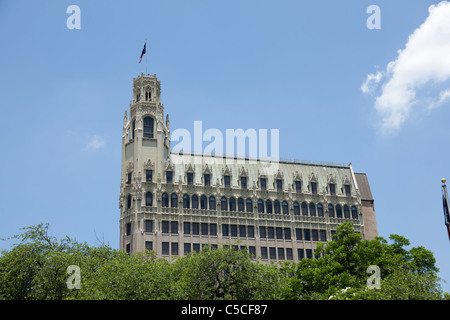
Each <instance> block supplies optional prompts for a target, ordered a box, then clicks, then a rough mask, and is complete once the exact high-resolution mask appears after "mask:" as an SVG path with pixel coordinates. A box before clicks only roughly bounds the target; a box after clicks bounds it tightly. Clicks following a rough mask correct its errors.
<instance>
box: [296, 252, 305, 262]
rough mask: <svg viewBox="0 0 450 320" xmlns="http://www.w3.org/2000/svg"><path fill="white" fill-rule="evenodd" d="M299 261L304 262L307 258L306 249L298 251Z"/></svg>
mask: <svg viewBox="0 0 450 320" xmlns="http://www.w3.org/2000/svg"><path fill="white" fill-rule="evenodd" d="M297 253H298V260H299V261H300V260H302V259H304V258H305V249H297Z"/></svg>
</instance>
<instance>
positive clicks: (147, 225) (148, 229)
mask: <svg viewBox="0 0 450 320" xmlns="http://www.w3.org/2000/svg"><path fill="white" fill-rule="evenodd" d="M145 232H149V233H152V232H153V220H145Z"/></svg>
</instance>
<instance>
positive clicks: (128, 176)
mask: <svg viewBox="0 0 450 320" xmlns="http://www.w3.org/2000/svg"><path fill="white" fill-rule="evenodd" d="M132 175H133V173H132V172H129V173H128V174H127V184H131V177H132Z"/></svg>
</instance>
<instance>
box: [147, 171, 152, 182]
mask: <svg viewBox="0 0 450 320" xmlns="http://www.w3.org/2000/svg"><path fill="white" fill-rule="evenodd" d="M152 180H153V170H145V181H147V182H152Z"/></svg>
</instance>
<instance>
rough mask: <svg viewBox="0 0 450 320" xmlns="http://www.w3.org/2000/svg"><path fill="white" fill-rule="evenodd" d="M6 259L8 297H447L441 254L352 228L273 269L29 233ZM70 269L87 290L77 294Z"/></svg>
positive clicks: (1, 292)
mask: <svg viewBox="0 0 450 320" xmlns="http://www.w3.org/2000/svg"><path fill="white" fill-rule="evenodd" d="M24 230H25V231H24V232H23V233H22V234H20V235H17V236H14V237H13V238H15V239H18V240H19V243H18V244H15V245H14V246H13V247H12V249H11V250H9V251H7V250H3V251H2V253H1V255H0V299H39V300H40V299H52V300H60V299H114V300H118V299H124V300H139V299H192V300H197V299H443V298H447V299H448V298H449V294H448V293H445V294H444V293H443V292H442V290H441V288H440V285H439V281H440V279H439V278H438V276H437V274H438V271H439V270H438V269H437V268H436V266H435V259H434V256H433V254H432V253H431V252H430V251H429V250H427V249H425V248H424V247H422V246H419V247H413V248H411V249H409V250H407V248H406V247H408V246H409V245H410V243H409V241H408V240H407V239H406V238H404V237H402V236H399V235H391V236H390V237H389V240H390V243H388V241H386V240H385V239H383V238H381V237H379V238H376V239H375V240H362V239H361V236H360V234H359V233H355V232H354V229H353V227H352V225H351V223H344V224H342V225H340V226H339V227H338V229H337V233H336V235H335V238H334V240H333V241H330V242H328V243H326V244H325V243H320V244H319V245H318V246H317V250H316V255H317V256H320V257H319V258H317V259H303V260H301V261H300V262H298V263H292V262H291V263H288V262H285V263H281V264H267V263H263V262H261V261H259V260H257V259H254V258H253V257H251V256H250V255H249V254H248V252H247V251H246V250H234V249H233V247H232V246H223V247H220V248H217V249H213V248H209V247H205V248H204V249H203V250H201V251H200V252H198V253H195V252H193V253H191V254H189V255H187V256H186V257H182V258H176V259H174V260H173V261H167V260H166V259H163V258H157V257H156V255H155V253H154V252H148V251H147V252H144V253H137V254H132V255H128V254H126V253H124V252H122V251H119V250H116V249H112V248H111V247H109V246H107V245H104V244H102V245H100V246H89V245H87V244H86V243H78V242H76V241H75V240H73V239H70V238H68V237H66V238H64V239H62V240H58V239H56V238H55V237H52V236H50V235H49V234H48V224H40V225H37V226H33V227H28V228H24ZM69 265H76V266H78V267H79V268H80V270H81V288H80V289H69V288H68V286H67V280H68V278H69V276H70V274H68V273H67V272H66V271H67V267H68V266H69ZM370 265H376V266H378V267H379V268H380V271H381V274H380V277H381V288H380V289H368V287H367V279H368V277H369V276H370V274H368V273H367V268H368V266H370Z"/></svg>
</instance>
